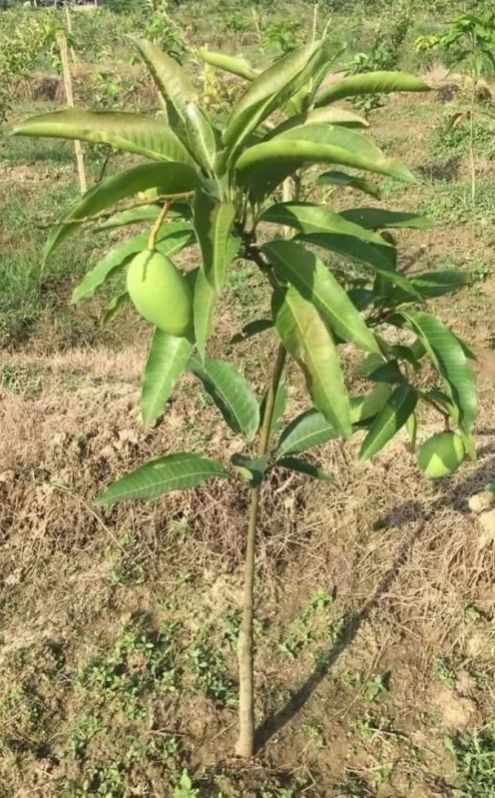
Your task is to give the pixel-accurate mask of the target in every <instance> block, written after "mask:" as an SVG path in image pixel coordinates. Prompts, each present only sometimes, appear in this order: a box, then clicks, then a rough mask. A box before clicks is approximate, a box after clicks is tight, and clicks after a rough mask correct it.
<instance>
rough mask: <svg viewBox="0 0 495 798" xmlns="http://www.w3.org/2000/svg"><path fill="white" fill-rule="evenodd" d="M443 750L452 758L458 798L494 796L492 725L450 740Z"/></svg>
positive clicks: (494, 735) (494, 727) (494, 725)
mask: <svg viewBox="0 0 495 798" xmlns="http://www.w3.org/2000/svg"><path fill="white" fill-rule="evenodd" d="M447 749H448V751H449V752H450V753H451V755H452V756H453V758H454V760H455V763H456V766H457V769H458V772H459V785H458V787H457V789H456V791H455V795H457V796H458V797H459V798H488V796H490V795H495V722H493V721H492V722H491V723H489V724H487V725H486V726H484V727H483V728H482V729H479V730H477V731H474V732H469V733H466V734H462V735H459V736H457V737H451V738H449V739H448V740H447Z"/></svg>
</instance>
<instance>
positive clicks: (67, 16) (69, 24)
mask: <svg viewBox="0 0 495 798" xmlns="http://www.w3.org/2000/svg"><path fill="white" fill-rule="evenodd" d="M64 11H65V21H66V23H67V33H68V34H69V39H72V17H71V15H70V9H69V5H68V3H64ZM70 57H71V58H72V63H74V64H75V62H76V60H77V59H76V54H75V52H74V48H73V47H72V45H71V48H70Z"/></svg>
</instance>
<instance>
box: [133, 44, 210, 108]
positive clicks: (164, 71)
mask: <svg viewBox="0 0 495 798" xmlns="http://www.w3.org/2000/svg"><path fill="white" fill-rule="evenodd" d="M131 39H132V41H133V42H134V44H135V46H136V47H137V49H138V50H139V53H140V55H141V58H142V59H143V61H144V62H145V64H146V66H147V67H148V69H149V71H150V73H151V77H152V78H153V80H154V82H155V85H156V87H157V88H158V91H159V92H160V94H161V96H162V97H163V99H164V100H167V99H168V100H170V102H171V103H172V105H173V106H174V108H175V110H176V111H177V113H178V115H179V116H180V118H181V119H182V120H183V121H184V120H185V118H186V106H187V104H188V103H190V102H197V101H198V92H197V91H196V89H195V88H194V86H193V84H192V83H191V81H190V80H189V78H188V76H187V75H186V73H185V72H184V70H183V69H182V67H181V66H180V64H178V63H177V61H175V59H174V58H171V56H169V55H167V54H166V53H164V52H163V51H162V50H160V48H159V47H157V46H156V45H155V44H153V43H152V42H149V41H147V40H146V39H139V38H134V37H131Z"/></svg>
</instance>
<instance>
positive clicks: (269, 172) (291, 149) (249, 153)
mask: <svg viewBox="0 0 495 798" xmlns="http://www.w3.org/2000/svg"><path fill="white" fill-rule="evenodd" d="M334 129H335V130H336V129H337V126H336V125H335V126H334ZM345 132H347V133H354V132H355V131H353V130H348V131H345ZM324 163H330V164H341V165H342V166H351V167H353V168H355V169H364V170H365V171H369V172H374V173H376V174H382V175H388V176H390V177H395V178H396V179H397V180H403V181H405V182H414V177H413V175H412V173H411V172H410V171H409V170H408V169H407V168H406V167H405V166H403V165H402V164H400V163H399V162H398V161H396V160H394V159H393V158H387V157H385V156H382V157H381V158H379V159H378V158H373V159H371V158H367V157H364V156H362V155H359V154H356V153H355V152H352V151H351V150H349V149H345V148H344V147H339V146H334V145H332V144H319V143H316V142H313V141H305V140H302V139H301V140H293V141H292V140H290V139H288V138H287V137H285V136H284V137H282V136H280V137H279V138H275V139H273V140H272V141H266V142H262V143H261V144H255V145H254V146H252V147H249V148H248V149H246V150H244V152H243V153H242V155H241V156H240V158H239V159H238V160H237V162H236V170H237V178H238V181H239V183H240V184H241V185H243V186H247V185H249V184H252V183H255V186H254V189H253V191H254V193H255V195H256V197H263V196H265V195H266V193H268V192H269V191H272V190H273V188H274V187H276V186H277V185H278V184H279V183H280V182H282V180H284V179H285V177H287V176H288V175H290V174H292V173H293V172H294V171H295V170H297V169H300V168H301V167H302V166H305V165H309V164H324Z"/></svg>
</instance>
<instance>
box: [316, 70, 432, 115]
mask: <svg viewBox="0 0 495 798" xmlns="http://www.w3.org/2000/svg"><path fill="white" fill-rule="evenodd" d="M393 91H430V87H429V86H427V85H426V83H424V82H423V81H422V80H419V79H418V78H416V77H414V75H408V74H407V73H406V72H385V71H382V72H367V73H365V74H362V75H350V76H349V77H347V78H344V79H343V80H340V81H339V82H338V83H334V84H332V85H331V86H328V87H327V88H325V89H323V90H322V91H321V92H320V94H319V95H318V98H317V100H316V103H315V105H316V107H318V108H319V107H320V106H322V105H328V104H329V103H333V102H335V101H336V100H343V99H344V98H346V97H356V95H359V94H390V92H393Z"/></svg>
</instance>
